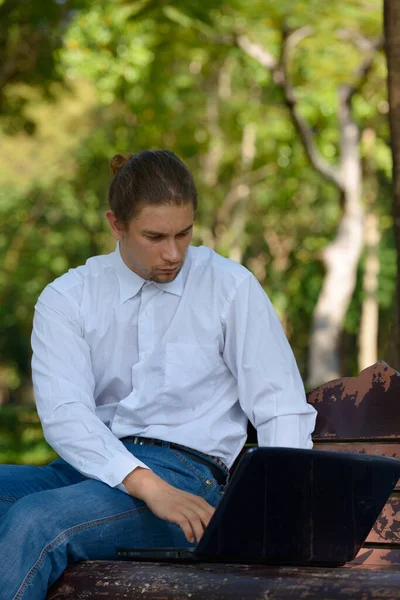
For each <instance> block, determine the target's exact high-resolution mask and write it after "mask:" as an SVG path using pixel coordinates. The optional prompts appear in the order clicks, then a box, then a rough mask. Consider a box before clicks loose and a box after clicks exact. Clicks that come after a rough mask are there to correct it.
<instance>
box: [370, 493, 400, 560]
mask: <svg viewBox="0 0 400 600" xmlns="http://www.w3.org/2000/svg"><path fill="white" fill-rule="evenodd" d="M365 543H366V544H382V543H383V544H396V545H397V546H398V549H399V551H400V496H397V495H393V496H392V497H391V498H389V500H388V501H387V503H386V505H385V507H384V509H383V511H382V512H381V514H380V515H379V517H378V518H377V520H376V522H375V525H374V526H373V528H372V530H371V532H370V534H369V536H368V537H367V540H366V542H365Z"/></svg>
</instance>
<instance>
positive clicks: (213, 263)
mask: <svg viewBox="0 0 400 600" xmlns="http://www.w3.org/2000/svg"><path fill="white" fill-rule="evenodd" d="M190 258H191V261H192V268H193V269H194V270H195V271H197V274H198V275H200V273H202V272H203V273H207V274H209V275H210V276H211V277H216V278H217V279H218V280H219V281H220V282H221V284H223V283H225V282H226V283H228V284H232V283H236V285H240V283H241V282H242V281H243V280H244V279H247V278H249V277H252V273H251V271H249V270H248V269H246V267H244V266H243V265H240V264H239V263H237V262H235V261H234V260H231V259H230V258H225V257H224V256H222V255H221V254H218V252H215V250H212V249H211V248H208V247H206V246H197V247H196V246H190Z"/></svg>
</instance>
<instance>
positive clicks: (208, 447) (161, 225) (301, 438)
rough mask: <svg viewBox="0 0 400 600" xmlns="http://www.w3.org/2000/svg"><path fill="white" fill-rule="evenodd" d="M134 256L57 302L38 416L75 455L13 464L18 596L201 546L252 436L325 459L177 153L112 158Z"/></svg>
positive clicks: (6, 480) (54, 440)
mask: <svg viewBox="0 0 400 600" xmlns="http://www.w3.org/2000/svg"><path fill="white" fill-rule="evenodd" d="M111 166H112V170H113V173H114V178H113V180H112V183H111V186H110V192H109V204H110V210H109V211H108V212H107V219H108V221H109V224H110V228H111V232H112V234H113V236H114V238H115V239H116V240H117V242H118V245H117V248H116V250H115V252H113V253H112V254H110V255H107V256H98V257H94V258H91V259H89V260H88V261H87V263H86V265H85V266H83V267H79V268H77V269H72V270H70V271H69V272H68V273H66V274H65V275H64V276H62V277H60V278H59V279H57V280H56V281H54V282H53V283H52V284H50V285H49V286H47V288H46V289H45V290H44V291H43V293H42V294H41V296H40V298H39V300H38V303H37V305H36V312H35V319H34V327H33V334H32V347H33V361H32V370H33V382H34V389H35V395H36V401H37V409H38V412H39V415H40V418H41V422H42V425H43V430H44V434H45V436H46V439H47V440H48V442H49V443H50V444H51V445H52V446H53V448H54V449H55V450H56V451H57V452H58V454H59V455H60V456H61V457H62V458H61V459H59V460H57V461H55V462H53V463H52V464H50V465H48V466H45V467H28V466H20V467H16V466H3V467H1V468H0V547H1V550H2V552H1V556H2V561H1V562H0V581H1V582H2V584H3V586H2V587H3V590H4V591H3V595H2V598H3V600H8V599H11V598H12V599H14V600H16V599H17V598H18V600H28V599H38V598H39V599H41V598H45V596H46V590H47V587H48V586H49V585H51V584H52V583H54V581H55V580H56V579H57V578H58V577H59V576H60V575H61V573H62V572H63V570H64V569H65V567H66V566H67V564H71V563H74V562H77V561H79V560H85V559H114V558H115V548H116V547H117V546H127V545H130V546H134V545H136V546H138V547H139V546H140V547H144V546H151V547H157V546H174V545H176V546H181V545H183V544H188V545H189V544H193V543H194V542H195V541H196V540H199V539H200V538H201V536H202V534H203V531H204V528H205V527H206V526H207V524H208V522H209V520H210V518H211V516H212V514H213V512H214V507H215V506H216V504H217V503H218V501H219V499H220V497H221V493H222V491H223V488H224V485H225V484H226V481H227V475H228V469H229V468H230V467H231V465H232V463H233V462H234V459H235V458H236V456H237V455H238V454H239V452H240V450H241V448H242V447H243V444H244V442H245V439H246V428H247V420H248V419H250V421H251V422H252V423H253V425H254V426H255V427H256V428H257V431H258V440H259V444H260V445H275V446H294V447H306V448H309V447H311V445H312V442H311V433H312V430H313V428H314V422H315V411H314V409H313V408H311V407H310V406H309V405H308V404H307V403H306V400H305V395H304V389H303V385H302V382H301V379H300V376H299V373H298V369H297V366H296V363H295V360H294V357H293V354H292V352H291V350H290V347H289V344H288V343H287V340H286V338H285V336H284V334H283V331H282V328H281V325H280V323H279V320H278V318H277V316H276V314H275V312H274V310H273V308H272V306H271V304H270V302H269V300H268V298H267V296H266V295H265V293H264V292H263V290H262V288H261V286H260V285H259V284H258V282H257V281H256V279H255V278H254V277H253V275H252V274H251V273H250V272H249V271H248V270H247V269H245V268H244V267H243V266H241V265H238V264H236V263H234V262H232V261H230V260H227V259H225V258H223V257H221V256H219V255H218V254H216V253H215V252H213V251H212V250H210V249H208V248H204V247H200V248H195V247H192V246H189V244H190V240H191V235H192V228H193V222H194V217H195V213H196V208H197V193H196V188H195V184H194V182H193V178H192V176H191V174H190V172H189V170H188V169H187V167H186V166H185V165H184V163H183V162H182V161H181V160H180V159H178V158H177V157H176V156H175V155H174V154H173V153H172V152H168V151H163V150H161V151H155V152H143V153H141V154H139V155H136V156H132V157H130V158H124V157H122V156H121V155H117V156H116V157H114V158H113V159H112V161H111Z"/></svg>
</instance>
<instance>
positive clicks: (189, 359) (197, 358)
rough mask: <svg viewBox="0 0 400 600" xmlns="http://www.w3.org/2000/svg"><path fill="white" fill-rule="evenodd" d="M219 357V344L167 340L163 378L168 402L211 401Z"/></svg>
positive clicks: (193, 402) (194, 402)
mask: <svg viewBox="0 0 400 600" xmlns="http://www.w3.org/2000/svg"><path fill="white" fill-rule="evenodd" d="M220 360H221V357H220V354H219V346H218V344H202V345H199V344H175V343H168V344H167V345H166V349H165V380H164V394H165V395H166V396H167V397H168V403H169V404H171V405H177V406H181V407H183V406H185V405H186V406H188V405H193V404H199V403H203V402H207V401H209V400H210V399H211V398H212V395H213V394H214V391H215V385H216V381H217V373H218V367H219V363H220Z"/></svg>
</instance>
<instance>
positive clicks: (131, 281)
mask: <svg viewBox="0 0 400 600" xmlns="http://www.w3.org/2000/svg"><path fill="white" fill-rule="evenodd" d="M110 256H111V260H112V264H113V267H114V269H115V272H116V274H117V278H118V282H119V299H120V303H121V304H123V303H124V302H126V301H127V300H129V299H130V298H133V297H134V296H136V294H138V293H139V292H140V290H141V289H142V287H143V285H145V284H152V285H155V286H156V287H158V288H159V289H160V290H162V291H163V292H168V293H170V294H175V295H176V296H182V293H183V287H184V280H183V275H182V270H181V271H180V272H179V273H178V275H177V276H176V278H175V279H174V280H173V281H169V282H168V283H155V282H154V281H152V282H148V281H147V279H143V277H140V275H138V274H137V273H135V272H134V271H132V270H131V269H130V268H129V267H127V266H126V264H125V263H124V261H123V259H122V257H121V253H120V250H119V242H118V243H117V247H116V248H115V251H114V252H112V253H111V255H110Z"/></svg>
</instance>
